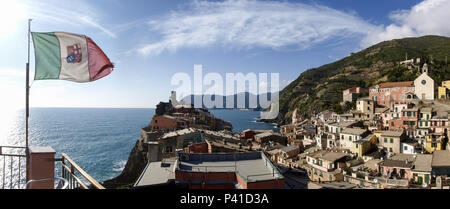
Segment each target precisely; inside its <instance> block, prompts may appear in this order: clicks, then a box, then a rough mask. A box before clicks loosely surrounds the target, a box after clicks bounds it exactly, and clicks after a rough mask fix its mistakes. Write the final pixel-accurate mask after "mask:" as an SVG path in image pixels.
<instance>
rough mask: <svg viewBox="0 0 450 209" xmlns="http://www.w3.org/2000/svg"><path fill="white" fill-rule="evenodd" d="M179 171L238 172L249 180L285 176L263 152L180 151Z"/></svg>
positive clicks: (264, 179)
mask: <svg viewBox="0 0 450 209" xmlns="http://www.w3.org/2000/svg"><path fill="white" fill-rule="evenodd" d="M179 159H180V162H179V165H178V167H177V168H176V170H177V171H186V172H236V173H237V174H238V175H240V176H241V177H243V178H245V179H248V180H249V181H266V180H273V179H280V178H283V176H282V175H281V174H280V173H279V172H278V170H277V169H276V168H275V167H274V166H273V165H272V163H270V161H269V160H268V159H267V158H266V157H265V155H264V154H263V153H262V152H242V153H214V154H188V153H179Z"/></svg>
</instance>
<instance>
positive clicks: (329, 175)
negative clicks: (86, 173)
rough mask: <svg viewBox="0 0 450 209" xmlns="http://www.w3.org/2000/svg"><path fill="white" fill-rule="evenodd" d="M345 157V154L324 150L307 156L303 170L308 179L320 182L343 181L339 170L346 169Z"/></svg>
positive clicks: (346, 155)
mask: <svg viewBox="0 0 450 209" xmlns="http://www.w3.org/2000/svg"><path fill="white" fill-rule="evenodd" d="M347 157H348V154H346V153H341V152H328V151H325V150H321V151H318V152H314V153H310V154H307V155H306V162H307V165H306V166H305V168H306V170H307V172H308V177H309V179H310V180H311V181H321V182H330V181H343V180H344V175H343V173H342V170H341V169H342V168H345V167H346V164H345V161H346V159H347ZM338 168H340V169H338Z"/></svg>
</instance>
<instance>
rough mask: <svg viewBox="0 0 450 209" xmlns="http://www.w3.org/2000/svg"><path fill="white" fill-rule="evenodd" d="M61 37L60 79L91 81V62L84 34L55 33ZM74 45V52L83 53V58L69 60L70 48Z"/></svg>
mask: <svg viewBox="0 0 450 209" xmlns="http://www.w3.org/2000/svg"><path fill="white" fill-rule="evenodd" d="M55 35H56V37H57V38H58V39H59V42H60V47H61V72H60V74H59V79H62V80H70V81H75V82H89V81H90V77H89V65H88V64H89V63H88V50H87V43H86V39H85V38H84V36H80V35H75V34H69V33H55ZM71 46H72V47H73V48H74V50H75V51H74V52H78V53H81V60H79V59H78V60H73V61H72V62H68V60H67V56H68V51H69V50H68V48H67V47H71Z"/></svg>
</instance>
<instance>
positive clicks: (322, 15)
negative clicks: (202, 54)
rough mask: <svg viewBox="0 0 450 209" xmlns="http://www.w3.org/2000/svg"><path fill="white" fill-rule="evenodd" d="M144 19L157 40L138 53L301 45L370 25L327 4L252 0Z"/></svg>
mask: <svg viewBox="0 0 450 209" xmlns="http://www.w3.org/2000/svg"><path fill="white" fill-rule="evenodd" d="M148 24H149V26H150V29H151V31H155V32H159V33H160V34H161V39H160V40H159V41H157V42H153V43H150V44H147V45H145V46H143V47H141V48H140V49H139V52H140V53H142V54H144V55H146V54H153V55H158V54H160V53H162V52H165V51H169V52H175V51H177V50H178V49H180V48H204V47H209V46H213V45H222V46H223V47H227V48H232V49H238V50H240V49H250V48H255V47H261V48H271V49H276V50H278V49H283V48H287V47H295V48H296V49H304V48H307V47H310V46H311V45H314V44H317V43H320V42H322V41H324V40H329V39H331V38H337V37H341V38H342V37H352V35H355V34H359V35H361V34H363V35H366V34H368V33H369V32H370V31H371V30H373V29H375V27H374V26H373V25H371V24H370V23H367V22H365V21H364V20H362V19H361V18H359V17H357V16H355V15H354V14H347V13H344V12H341V11H338V10H335V9H332V8H329V7H326V6H321V5H308V4H303V3H289V2H275V1H254V0H227V1H223V2H207V1H194V2H193V3H192V4H190V6H189V8H188V9H185V10H183V11H181V10H180V11H173V12H172V13H171V14H170V15H168V16H166V17H163V18H160V19H155V20H152V21H150V22H149V23H148Z"/></svg>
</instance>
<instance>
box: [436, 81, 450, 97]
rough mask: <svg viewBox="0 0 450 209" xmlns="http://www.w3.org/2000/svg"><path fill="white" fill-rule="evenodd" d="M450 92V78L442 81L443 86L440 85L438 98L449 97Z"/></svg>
mask: <svg viewBox="0 0 450 209" xmlns="http://www.w3.org/2000/svg"><path fill="white" fill-rule="evenodd" d="M449 94H450V80H448V81H442V86H439V87H438V99H448V98H449Z"/></svg>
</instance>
